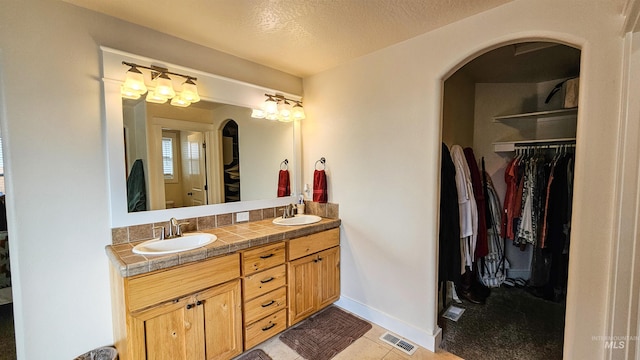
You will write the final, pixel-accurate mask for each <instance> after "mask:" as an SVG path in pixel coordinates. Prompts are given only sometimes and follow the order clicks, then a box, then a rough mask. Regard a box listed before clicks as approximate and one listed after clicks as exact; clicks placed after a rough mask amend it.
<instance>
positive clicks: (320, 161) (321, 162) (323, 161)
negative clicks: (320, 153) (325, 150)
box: [313, 157, 327, 170]
mask: <svg viewBox="0 0 640 360" xmlns="http://www.w3.org/2000/svg"><path fill="white" fill-rule="evenodd" d="M326 162H327V160H325V158H323V157H321V158H320V160H318V161H316V163H315V165H314V166H313V167H314V168H315V169H316V170H324V168H325V166H324V164H325V163H326ZM318 163H320V165H322V169H318Z"/></svg>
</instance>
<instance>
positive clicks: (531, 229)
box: [502, 147, 573, 301]
mask: <svg viewBox="0 0 640 360" xmlns="http://www.w3.org/2000/svg"><path fill="white" fill-rule="evenodd" d="M572 164H573V154H571V153H569V152H567V151H566V148H565V147H561V148H560V149H558V150H556V151H551V152H550V151H546V150H545V148H535V151H533V150H526V151H524V152H522V151H521V152H519V153H518V154H517V155H516V156H515V157H514V159H513V160H512V161H511V162H509V164H508V165H507V168H506V169H505V181H506V182H507V194H506V197H505V202H504V205H503V218H502V229H503V231H506V233H505V236H506V237H507V238H508V239H510V240H512V241H513V244H514V245H518V246H520V247H521V249H522V248H523V247H525V246H532V251H533V256H532V261H531V277H530V279H529V286H530V287H531V289H532V293H534V295H537V296H541V297H544V298H545V299H548V300H553V301H560V300H562V299H563V298H564V296H565V294H566V280H567V267H568V253H569V238H570V233H571V224H570V221H571V202H572V192H573V190H572V189H573V165H572ZM515 184H518V185H517V187H516V186H515ZM513 194H515V196H514V195H513ZM510 225H511V226H510ZM510 231H511V232H510Z"/></svg>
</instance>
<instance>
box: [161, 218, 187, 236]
mask: <svg viewBox="0 0 640 360" xmlns="http://www.w3.org/2000/svg"><path fill="white" fill-rule="evenodd" d="M188 224H189V223H188V222H183V223H179V222H178V219H176V218H171V220H169V234H168V235H167V236H166V237H165V239H172V238H177V237H180V236H182V228H181V226H182V225H188Z"/></svg>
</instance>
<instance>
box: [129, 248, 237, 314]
mask: <svg viewBox="0 0 640 360" xmlns="http://www.w3.org/2000/svg"><path fill="white" fill-rule="evenodd" d="M239 277H240V256H239V255H238V254H232V255H226V256H222V257H219V258H215V259H211V260H206V261H201V262H196V263H193V264H189V265H184V266H181V267H178V268H173V269H170V270H164V271H158V272H154V273H150V274H145V275H141V276H138V277H133V278H130V279H125V286H126V289H127V291H126V294H127V295H126V297H127V302H128V307H129V311H134V310H138V309H143V308H145V307H147V306H151V305H154V304H158V303H161V302H164V301H168V300H173V299H176V298H179V297H181V296H184V295H187V294H191V293H194V292H197V291H200V290H203V289H206V288H209V287H211V286H215V285H218V284H222V283H224V282H227V281H229V280H233V279H235V278H239Z"/></svg>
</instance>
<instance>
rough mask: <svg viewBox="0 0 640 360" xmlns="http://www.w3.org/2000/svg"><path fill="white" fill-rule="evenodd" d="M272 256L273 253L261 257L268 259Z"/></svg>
mask: <svg viewBox="0 0 640 360" xmlns="http://www.w3.org/2000/svg"><path fill="white" fill-rule="evenodd" d="M272 256H273V253H271V254H269V255H262V256H260V259H268V258H270V257H272Z"/></svg>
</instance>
